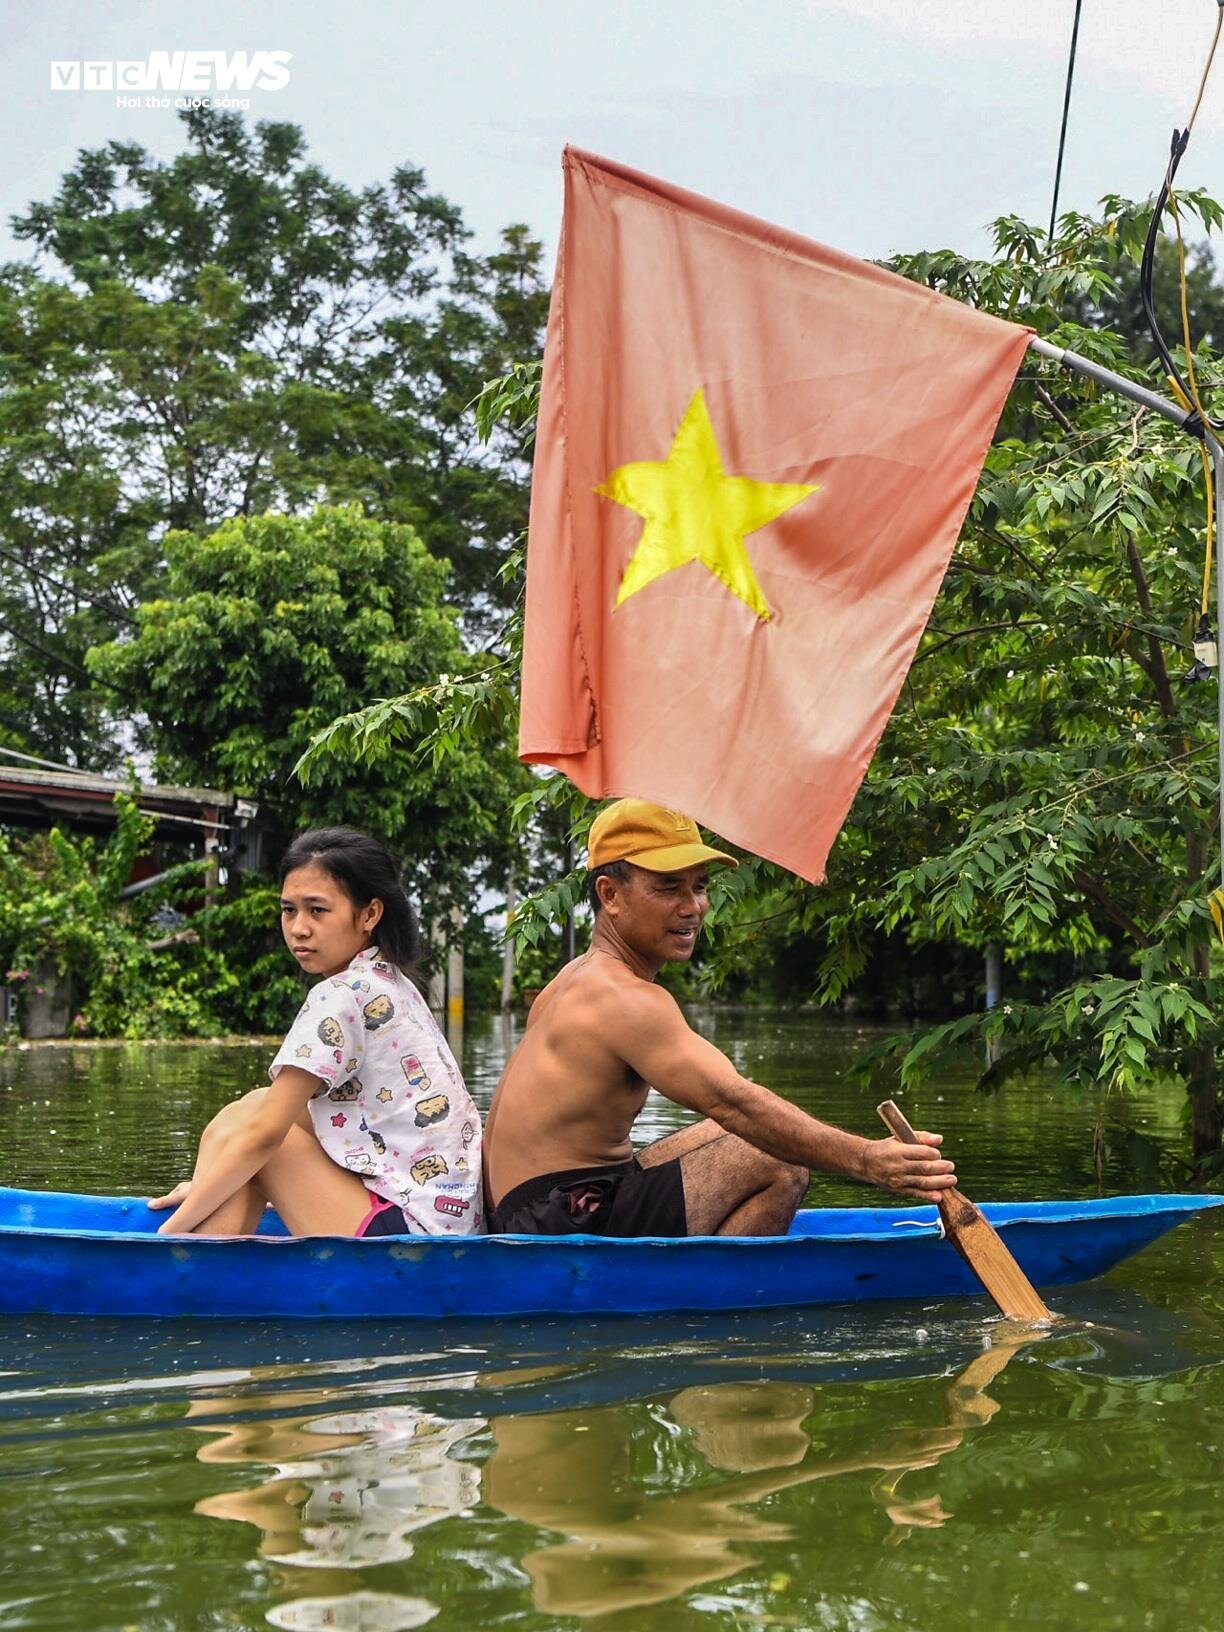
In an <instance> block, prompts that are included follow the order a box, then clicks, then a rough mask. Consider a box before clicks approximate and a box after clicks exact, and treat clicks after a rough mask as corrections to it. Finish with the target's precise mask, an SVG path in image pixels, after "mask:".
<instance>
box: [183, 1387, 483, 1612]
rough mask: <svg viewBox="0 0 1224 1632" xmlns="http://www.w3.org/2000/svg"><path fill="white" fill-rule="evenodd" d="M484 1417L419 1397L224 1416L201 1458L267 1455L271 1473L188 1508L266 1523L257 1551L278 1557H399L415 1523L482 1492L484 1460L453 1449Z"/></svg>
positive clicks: (196, 1405)
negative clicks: (299, 1412)
mask: <svg viewBox="0 0 1224 1632" xmlns="http://www.w3.org/2000/svg"><path fill="white" fill-rule="evenodd" d="M327 1398H328V1395H327V1394H326V1393H324V1392H322V1391H310V1392H307V1393H304V1394H301V1395H296V1396H295V1395H281V1396H279V1399H278V1403H279V1404H280V1405H281V1406H286V1405H288V1406H293V1405H304V1404H316V1403H321V1402H322V1401H324V1400H326V1399H327ZM255 1403H256V1398H255V1397H253V1396H248V1397H244V1396H242V1395H237V1396H229V1397H226V1398H220V1397H216V1396H213V1397H209V1398H206V1399H197V1400H193V1401H192V1402H191V1405H190V1406H189V1408H188V1413H187V1414H188V1416H189V1417H191V1418H199V1417H208V1416H233V1415H235V1414H236V1413H240V1412H242V1411H244V1410H249V1409H250V1408H251V1406H252V1405H253V1404H255ZM484 1425H485V1424H484V1419H483V1418H482V1417H462V1418H458V1419H453V1418H452V1419H447V1418H443V1417H439V1416H434V1415H433V1414H432V1413H430V1412H428V1411H425V1410H422V1409H420V1408H419V1407H417V1406H414V1405H387V1406H382V1407H378V1408H375V1409H370V1410H356V1411H331V1412H328V1413H327V1414H325V1415H323V1416H299V1417H278V1418H275V1419H273V1420H271V1421H262V1422H260V1421H255V1422H239V1423H234V1424H230V1425H229V1426H227V1427H226V1428H225V1429H224V1430H223V1431H222V1432H221V1433H220V1436H219V1437H218V1438H215V1439H212V1440H211V1441H210V1443H209V1444H207V1445H205V1446H203V1447H202V1448H201V1449H200V1451H199V1452H198V1456H199V1460H200V1461H201V1462H203V1463H209V1464H222V1465H224V1464H237V1465H249V1464H251V1463H258V1464H265V1465H266V1464H268V1463H271V1464H272V1465H273V1466H274V1467H275V1469H276V1475H275V1477H274V1478H272V1479H269V1480H266V1481H265V1482H264V1483H263V1484H261V1485H257V1486H255V1487H254V1488H251V1489H243V1490H236V1491H225V1492H222V1493H220V1494H219V1495H215V1496H208V1497H205V1498H204V1499H203V1500H202V1501H200V1502H198V1503H197V1504H196V1509H195V1510H196V1512H197V1513H200V1514H202V1515H204V1516H206V1517H208V1518H214V1519H238V1520H242V1521H244V1522H245V1523H247V1524H253V1525H254V1526H255V1527H256V1528H257V1529H258V1530H259V1531H260V1532H261V1541H260V1547H259V1550H260V1553H261V1554H262V1555H263V1556H264V1557H265V1558H269V1559H272V1560H274V1561H275V1562H276V1563H278V1564H291V1565H299V1566H307V1567H324V1568H327V1567H340V1568H358V1567H362V1566H366V1565H375V1564H390V1563H396V1562H399V1561H401V1560H403V1559H407V1558H411V1557H412V1550H413V1549H412V1542H411V1540H410V1539H409V1538H410V1537H411V1536H412V1534H413V1532H415V1531H418V1530H423V1529H424V1528H425V1527H426V1526H427V1525H431V1524H436V1523H437V1522H438V1520H440V1519H447V1518H452V1517H454V1516H455V1515H456V1514H459V1513H463V1512H465V1511H466V1510H468V1509H469V1508H471V1507H472V1506H473V1504H474V1503H476V1502H477V1501H478V1500H479V1498H480V1473H479V1469H477V1468H476V1467H474V1466H473V1465H472V1464H470V1463H468V1462H461V1461H457V1460H456V1459H454V1458H453V1457H452V1456H451V1451H452V1450H453V1449H454V1447H455V1446H457V1445H459V1444H461V1443H462V1442H463V1441H464V1440H465V1439H467V1438H468V1437H469V1436H470V1435H471V1434H473V1433H475V1432H477V1431H478V1430H480V1429H482V1428H483V1427H484ZM195 1426H198V1427H200V1428H201V1430H202V1431H204V1432H208V1433H215V1432H216V1430H215V1429H208V1428H207V1427H206V1426H205V1425H203V1424H199V1423H197V1424H195ZM324 1624H327V1623H324Z"/></svg>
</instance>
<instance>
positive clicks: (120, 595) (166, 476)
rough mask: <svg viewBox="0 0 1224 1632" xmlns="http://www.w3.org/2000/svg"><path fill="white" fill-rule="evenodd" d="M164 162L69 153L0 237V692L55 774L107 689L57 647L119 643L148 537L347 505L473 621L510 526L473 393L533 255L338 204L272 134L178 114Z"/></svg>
mask: <svg viewBox="0 0 1224 1632" xmlns="http://www.w3.org/2000/svg"><path fill="white" fill-rule="evenodd" d="M183 120H184V126H185V133H186V137H187V143H188V145H187V147H186V149H185V151H183V152H181V153H179V154H178V155H177V156H175V157H174V158H172V159H170V160H167V161H161V160H157V159H154V158H152V157H151V156H150V155H149V154H148V153H147V152H145V151H144V149H142V148H141V147H139V146H138V145H136V144H134V143H130V142H111V143H109V144H107V146H106V147H105V148H102V149H99V150H96V151H90V152H83V153H82V154H81V155H80V156H79V158H78V161H77V163H76V165H75V166H74V168H73V169H72V170H71V171H70V172H69V173H68V174H67V175H66V176H65V178H64V180H63V182H62V184H61V186H60V188H59V191H58V192H57V194H56V196H55V197H54V198H53V199H51V200H49V201H46V202H42V203H37V204H34V205H32V206H31V207H30V208H29V210H28V211H26V213H25V214H24V215H22V216H19V217H18V218H17V219H16V220H15V222H14V230H15V231H16V233H17V235H18V237H20V238H24V239H26V240H28V241H29V242H30V243H31V244H32V245H33V246H34V247H35V249H36V251H37V252H38V257H39V260H38V265H37V266H35V267H29V266H17V265H10V266H7V267H4V268H0V493H3V495H4V499H5V503H4V505H3V507H0V564H2V565H3V566H4V569H5V570H4V572H3V574H0V692H9V693H11V694H12V695H13V696H14V697H15V698H16V699H18V703H19V709H18V717H19V718H24V719H27V720H28V721H29V726H28V730H26V731H25V732H24V733H23V736H22V741H23V743H24V744H25V745H26V746H29V747H33V748H35V749H37V750H39V751H42V752H46V753H50V754H51V756H52V757H55V758H69V759H73V760H75V761H77V762H83V763H90V764H92V765H94V766H101V765H103V764H104V763H106V762H107V760H108V758H109V759H113V758H114V756H115V753H116V750H115V749H114V748H113V747H111V746H110V743H111V739H112V738H113V735H114V733H113V729H112V724H113V722H114V721H115V720H116V719H118V718H125V717H130V716H131V715H132V714H133V713H135V712H138V711H139V708H140V702H141V700H140V698H139V697H138V696H133V695H132V694H130V693H124V692H121V691H114V690H107V689H106V688H101V689H98V688H90V687H89V686H88V684H86V683H85V681H86V679H87V676H86V675H85V672H84V667H85V666H84V653H85V652H86V650H87V649H88V648H89V646H90V645H92V644H96V643H98V642H99V641H101V640H105V639H106V638H108V637H112V636H114V635H116V634H118V633H119V632H120V631H121V630H122V629H123V628H125V627H126V620H127V619H129V618H130V617H131V616H132V611H133V608H134V606H135V604H136V603H137V602H138V601H139V600H140V599H142V598H143V597H144V596H146V595H147V594H148V593H149V591H150V589H151V587H152V586H154V585H155V584H156V583H157V581H158V578H159V575H160V573H161V570H162V542H163V537H164V534H165V533H166V531H167V530H171V529H180V530H181V529H190V530H192V531H196V532H200V533H203V532H206V531H208V530H209V529H211V528H214V527H216V526H217V525H218V524H219V523H221V522H222V521H224V520H225V519H226V518H227V517H231V516H243V517H247V516H252V515H257V514H259V513H260V512H262V511H264V510H269V509H276V510H285V511H289V512H296V511H302V510H306V509H309V508H310V507H311V506H313V505H314V504H316V503H318V502H320V501H326V502H330V503H352V502H356V503H359V504H361V505H362V506H363V507H364V508H365V509H366V511H367V512H368V513H369V514H371V515H375V516H378V517H380V518H383V519H386V520H389V521H396V522H405V523H408V524H410V525H412V526H414V527H415V528H416V529H417V530H418V531H419V532H420V533H421V534H422V536H423V537H424V538H425V539H426V540H427V542H428V544H429V546H430V549H431V550H432V551H433V553H434V554H436V555H440V556H444V557H446V558H448V559H449V560H450V561H451V562H452V563H453V565H454V569H455V570H454V574H453V578H452V581H451V582H452V593H453V594H454V595H455V596H456V597H457V598H458V599H459V600H461V601H462V602H463V604H464V605H465V607H466V608H467V613H468V617H469V619H470V620H472V621H474V622H476V623H479V621H480V620H481V619H482V618H483V619H485V620H486V621H489V620H496V618H497V617H498V616H499V614H498V612H497V606H498V601H499V583H498V578H497V574H496V565H497V560H498V552H499V550H500V549H501V548H502V547H503V546H504V544H505V543H506V541H507V540H509V539H510V538H512V537H513V536H514V535H515V533H516V532H517V531H518V530H519V529H520V528H521V526H522V524H523V520H524V516H525V504H526V500H525V477H524V471H523V467H522V463H521V459H520V454H521V440H520V438H519V437H518V436H517V435H516V434H515V433H513V432H512V431H510V430H505V431H502V432H500V433H499V435H498V437H497V439H496V443H495V445H490V446H483V445H482V444H481V443H480V442H479V440H478V438H477V436H476V434H475V428H474V420H473V416H472V414H471V412H470V404H471V401H472V399H473V398H474V397H475V395H476V394H477V392H478V390H479V389H480V386H481V384H482V382H483V381H484V380H485V379H487V378H488V377H489V376H490V375H492V374H498V373H501V372H503V371H504V370H505V369H507V368H508V367H509V366H510V364H511V362H512V360H513V359H514V358H515V357H516V356H518V355H522V354H524V353H526V354H530V353H531V352H532V351H533V350H534V349H535V348H536V347H538V344H539V334H540V329H541V325H542V322H543V318H544V315H545V305H546V293H545V291H544V288H543V285H542V282H541V278H540V267H539V257H540V246H539V245H538V243H536V242H535V241H534V240H533V239H532V238H531V237H530V236H529V234H528V233H527V231H526V229H525V228H522V227H511V228H509V229H508V230H507V231H506V232H505V234H504V235H503V241H502V244H501V247H500V248H499V250H498V251H497V252H496V253H494V254H492V255H489V256H484V257H481V256H475V255H472V254H471V253H470V252H469V251H468V250H467V249H466V248H465V247H464V246H465V242H466V239H467V236H468V234H467V231H466V229H465V228H464V226H463V223H462V220H461V217H460V214H459V212H458V210H457V209H456V208H455V206H453V205H451V204H450V203H448V202H447V201H446V200H445V199H443V198H441V197H439V196H438V195H436V194H433V193H430V192H429V191H428V190H427V188H426V185H425V179H424V176H423V175H422V173H421V172H420V171H419V170H417V169H413V168H412V167H410V166H401V167H400V168H398V169H397V170H396V171H395V172H394V173H393V175H392V176H391V178H390V180H389V181H388V182H386V183H384V184H380V185H372V186H369V187H366V188H363V189H360V190H357V189H353V188H350V187H347V186H345V185H344V184H342V183H340V182H338V181H336V180H335V179H334V178H332V177H329V176H328V175H327V174H326V173H325V172H323V171H322V170H321V169H320V168H319V167H318V166H317V165H315V164H313V163H312V162H311V161H310V159H309V155H308V152H307V149H306V143H305V140H304V138H303V135H302V133H301V131H300V130H298V129H297V128H296V127H295V126H292V125H286V124H259V125H257V126H255V127H254V128H253V129H252V128H250V127H248V126H247V125H246V124H245V123H244V121H243V120H242V118H241V117H240V116H238V115H235V114H230V113H225V112H219V111H211V110H194V111H192V112H189V113H186V114H184V116H183Z"/></svg>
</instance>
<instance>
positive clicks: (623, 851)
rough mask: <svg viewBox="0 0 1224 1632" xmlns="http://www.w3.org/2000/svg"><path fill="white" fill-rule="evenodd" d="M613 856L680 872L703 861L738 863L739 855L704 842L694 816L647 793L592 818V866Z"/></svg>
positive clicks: (589, 849)
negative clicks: (646, 796)
mask: <svg viewBox="0 0 1224 1632" xmlns="http://www.w3.org/2000/svg"><path fill="white" fill-rule="evenodd" d="M610 861H631V862H632V863H633V865H634V866H635V867H645V868H646V869H647V871H648V872H652V873H676V872H679V871H680V870H681V869H682V868H684V867H696V866H698V865H699V864H700V863H701V862H703V861H707V862H710V861H715V862H720V863H721V864H722V865H723V866H725V867H738V866H739V862H738V861H736V859H735V857H734V856H727V855H724V854H723V852H722V851H721V850H712V849H711V848H710V846H709V845H708V844H706V843H704V842H703V840H702V837H701V831H700V829H699V828H698V826H697V823H696V822H695V821H694V820H693V818H692V817H691V816H682V815H681V814H680V812H679V811H678V810H666V809H665V808H664V807H663V806H662V805H652V804H650V803H649V801H648V800H646V799H618V800H617V801H616V803H615V804H614V805H609V806H608V808H607V809H606V810H601V811H600V813H599V815H598V816H596V818H595V820H594V821H593V822H592V823H591V831H590V834H589V836H588V838H587V866H588V868H591V869H594V868H596V867H603V866H606V864H607V863H608V862H610Z"/></svg>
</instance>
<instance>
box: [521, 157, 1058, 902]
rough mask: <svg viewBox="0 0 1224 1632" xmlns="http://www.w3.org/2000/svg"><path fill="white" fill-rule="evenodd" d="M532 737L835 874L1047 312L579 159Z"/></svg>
mask: <svg viewBox="0 0 1224 1632" xmlns="http://www.w3.org/2000/svg"><path fill="white" fill-rule="evenodd" d="M564 169H565V217H564V222H563V227H562V236H561V247H560V252H559V256H558V264H557V276H556V282H555V285H554V287H553V295H552V306H551V309H550V314H549V324H548V338H547V343H546V346H545V353H544V379H543V389H542V396H541V402H540V419H539V429H538V433H537V441H536V454H535V470H534V476H533V482H532V499H531V523H530V530H529V533H528V547H527V622H526V635H525V643H524V653H523V699H522V716H521V722H520V732H519V753H520V755H521V757H522V758H523V759H525V760H528V761H534V762H538V763H542V764H546V765H552V766H555V767H556V768H557V769H558V770H560V771H563V772H564V773H565V774H566V775H567V776H568V777H570V779H571V780H572V781H573V782H574V783H576V784H577V786H578V787H579V788H581V789H582V790H583V792H584V793H587V794H589V795H591V796H593V797H603V796H608V795H616V796H620V795H636V796H638V797H641V798H645V799H651V800H654V801H655V802H656V803H659V804H663V805H668V806H671V807H672V808H674V809H677V810H682V811H684V812H685V813H686V814H688V815H690V816H693V817H695V818H696V819H697V820H698V821H700V822H702V823H704V824H705V825H706V826H708V827H711V828H713V829H714V830H715V831H716V832H717V833H720V834H722V835H723V837H724V838H727V839H730V840H731V841H732V842H733V843H736V844H739V845H742V846H743V847H744V848H745V849H748V850H752V851H755V852H756V853H757V854H758V855H762V856H765V857H768V858H769V859H770V860H773V861H776V862H780V863H781V864H782V865H783V866H785V867H788V868H790V869H791V870H792V871H794V872H796V873H798V874H799V875H800V876H802V877H804V878H807V879H809V880H811V881H812V882H818V881H819V880H820V879H821V878H823V876H824V867H825V859H826V857H827V855H828V852H829V848H830V846H831V845H832V843H833V840H834V838H835V837H836V835H837V833H838V830H839V829H840V827H841V824H842V822H843V821H844V819H845V816H846V813H847V811H848V810H849V808H850V803H851V801H852V799H853V798H854V794H855V791H856V790H857V788H858V785H859V783H860V781H861V780H862V777H863V774H864V772H865V771H866V769H867V765H868V763H869V761H870V759H871V755H872V753H873V752H874V750H875V746H876V743H877V742H878V741H879V738H880V735H881V733H882V731H883V729H884V726H885V724H886V722H887V720H888V716H889V714H890V712H891V710H892V707H893V704H894V702H895V701H896V698H897V694H898V692H899V691H900V689H901V684H902V682H903V680H904V678H905V675H906V672H907V670H908V668H909V665H910V663H911V661H912V659H913V655H914V651H915V648H916V647H917V644H918V641H919V638H920V636H921V634H922V630H923V628H924V627H925V625H926V621H927V618H928V617H929V615H930V611H931V606H932V604H933V602H934V599H935V595H936V592H937V591H938V589H939V584H940V581H941V579H942V577H943V574H944V572H945V571H946V569H947V565H948V560H949V558H950V556H951V553H952V549H953V546H954V544H955V542H956V536H957V533H958V532H959V530H960V526H961V523H962V521H963V520H964V515H965V510H966V508H967V507H968V504H969V501H970V498H971V497H972V495H973V490H974V487H975V485H976V482H977V479H978V475H979V473H980V471H981V466H982V461H983V459H984V458H985V456H986V451H987V448H988V447H989V444H990V437H991V434H992V432H993V430H994V427H995V423H996V421H997V419H998V416H999V413H1000V411H1001V409H1002V406H1003V402H1004V399H1005V398H1006V396H1007V393H1008V391H1009V389H1010V388H1011V384H1012V381H1013V378H1014V376H1015V373H1016V370H1017V368H1018V367H1019V364H1020V359H1021V357H1022V356H1023V355H1024V351H1025V347H1026V345H1027V343H1028V334H1029V331H1028V330H1027V329H1023V328H1020V327H1018V326H1017V325H1015V324H1011V323H1005V322H1003V321H1001V320H1000V319H998V318H994V317H989V316H986V315H985V314H983V313H981V312H976V311H973V310H972V309H971V308H969V307H966V306H962V305H960V304H958V303H957V302H956V301H953V300H949V299H946V298H945V297H943V296H941V295H937V294H934V293H932V292H931V291H930V290H927V289H924V288H922V287H920V286H919V285H917V284H913V283H910V282H907V281H906V280H905V279H903V278H899V277H896V276H894V275H893V274H892V273H889V272H884V271H882V270H880V269H879V268H878V267H874V266H870V265H868V264H866V263H864V262H862V261H857V260H855V259H853V258H852V257H851V256H848V255H844V254H840V253H839V252H838V251H836V250H831V249H826V248H824V247H823V246H821V245H820V244H816V243H813V242H812V241H810V240H809V239H806V238H801V237H798V236H796V235H794V234H792V233H788V232H785V231H783V230H781V229H780V228H778V227H773V226H770V225H768V224H767V223H765V222H763V221H758V220H755V219H753V218H752V217H751V216H747V215H743V214H740V213H739V212H738V211H735V210H731V209H728V208H726V207H724V206H722V205H720V204H715V203H712V202H710V201H709V200H707V199H704V198H700V197H698V196H697V195H695V194H693V193H688V192H685V191H682V190H681V189H680V188H677V187H672V186H669V185H668V184H666V183H665V182H661V181H656V180H654V179H653V178H652V177H650V176H646V175H642V174H639V173H638V172H636V171H632V170H628V169H625V168H624V167H622V166H620V165H616V164H612V163H609V162H608V161H607V160H605V159H600V158H596V157H595V156H594V155H592V154H589V153H583V152H579V151H577V150H575V149H573V148H567V149H566V152H565V158H564Z"/></svg>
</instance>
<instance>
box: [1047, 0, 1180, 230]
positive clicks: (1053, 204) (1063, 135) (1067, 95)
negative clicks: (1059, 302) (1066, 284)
mask: <svg viewBox="0 0 1224 1632" xmlns="http://www.w3.org/2000/svg"><path fill="white" fill-rule="evenodd" d="M1082 5H1083V0H1075V21H1074V23H1073V24H1072V25H1071V53H1070V55H1069V57H1068V58H1067V87H1066V90H1065V91H1064V92H1063V111H1062V129H1061V130H1060V131H1059V133H1058V163H1057V164H1056V165H1055V166H1054V196H1053V198H1052V199H1051V200H1050V230H1049V233H1048V234H1047V237H1048V238H1049V240H1050V242H1051V243H1053V241H1054V224H1055V222H1056V221H1057V219H1058V189H1059V187H1060V186H1061V184H1062V167H1063V153H1064V151H1065V149H1066V146H1067V117H1068V115H1069V114H1070V112H1071V81H1072V80H1073V79H1074V78H1075V47H1076V44H1077V42H1078V40H1079V25H1080V8H1081V6H1082ZM1195 111H1196V112H1197V111H1198V110H1197V108H1196V109H1195Z"/></svg>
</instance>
